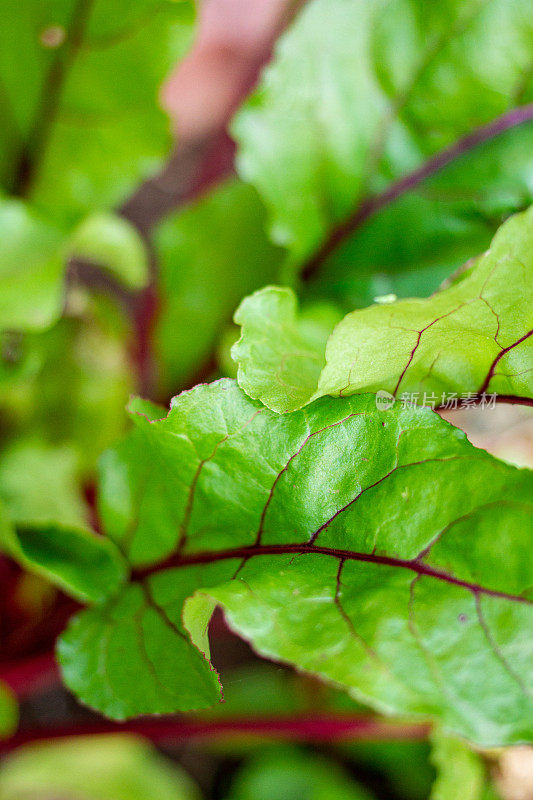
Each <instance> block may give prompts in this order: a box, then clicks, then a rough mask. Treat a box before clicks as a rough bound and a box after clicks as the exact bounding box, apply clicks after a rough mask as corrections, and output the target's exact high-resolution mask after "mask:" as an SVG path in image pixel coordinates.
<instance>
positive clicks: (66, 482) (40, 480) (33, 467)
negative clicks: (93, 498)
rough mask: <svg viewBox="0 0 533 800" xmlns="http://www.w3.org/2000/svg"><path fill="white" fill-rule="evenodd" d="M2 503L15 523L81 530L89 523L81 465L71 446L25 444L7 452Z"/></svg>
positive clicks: (0, 484)
mask: <svg viewBox="0 0 533 800" xmlns="http://www.w3.org/2000/svg"><path fill="white" fill-rule="evenodd" d="M0 500H1V501H2V502H3V503H4V504H5V506H6V508H7V510H8V512H9V516H10V518H11V520H13V522H15V523H24V522H33V523H39V522H51V521H55V522H61V523H63V524H65V525H75V526H79V525H83V524H84V523H86V521H87V509H86V507H85V504H84V502H83V501H82V499H81V496H80V486H79V481H78V461H77V457H76V453H75V452H74V451H73V449H72V447H69V446H60V447H52V446H49V445H46V444H44V443H42V442H36V441H32V440H30V441H28V440H26V441H24V440H22V441H19V442H16V443H13V444H12V445H11V446H9V447H7V448H5V450H4V452H3V453H2V457H1V459H0Z"/></svg>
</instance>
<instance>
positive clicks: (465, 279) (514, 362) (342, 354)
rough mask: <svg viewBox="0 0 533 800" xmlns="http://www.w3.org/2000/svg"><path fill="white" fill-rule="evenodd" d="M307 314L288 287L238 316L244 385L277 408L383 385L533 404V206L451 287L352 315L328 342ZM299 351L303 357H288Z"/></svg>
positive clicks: (417, 393)
mask: <svg viewBox="0 0 533 800" xmlns="http://www.w3.org/2000/svg"><path fill="white" fill-rule="evenodd" d="M301 316H302V315H301V313H299V312H298V309H297V305H296V300H295V296H294V293H293V292H292V290H291V289H288V288H285V287H267V288H265V289H262V290H261V291H259V292H256V293H255V294H254V295H251V296H250V297H248V298H246V299H245V300H244V301H243V302H242V303H241V306H240V308H239V309H238V311H237V313H236V315H235V319H236V321H237V322H238V323H240V324H241V338H240V339H239V341H238V342H237V344H236V345H234V348H233V351H232V353H233V357H234V359H235V360H236V361H237V363H238V365H239V371H238V380H239V384H240V386H241V387H242V388H243V389H244V391H245V392H246V393H247V394H249V395H250V397H253V398H254V399H259V400H261V402H263V403H264V404H265V405H267V406H268V407H269V408H271V409H273V410H274V411H278V412H286V411H292V410H294V409H296V408H301V407H302V406H303V405H305V404H306V403H308V402H312V401H313V400H315V399H317V398H318V397H322V396H323V395H334V396H335V395H337V396H341V397H346V396H347V395H352V394H357V393H360V392H377V391H379V390H384V391H386V392H389V393H391V394H393V395H394V396H395V397H400V396H402V395H404V396H405V395H407V396H408V398H409V400H411V399H412V400H413V402H415V403H420V404H422V403H424V402H427V403H430V404H431V403H432V404H433V407H435V406H438V405H441V404H443V403H444V402H446V399H447V398H448V397H450V396H453V394H454V393H455V396H456V397H459V398H461V395H462V394H466V393H471V394H472V395H473V394H478V395H480V396H481V395H483V393H486V394H492V393H497V394H498V395H502V397H503V398H507V399H511V400H515V401H522V402H524V403H525V404H531V402H532V399H533V370H532V369H531V365H532V364H533V330H532V324H533V209H530V210H528V211H525V212H523V213H521V214H517V215H515V216H514V217H511V218H510V219H509V220H507V222H506V223H505V224H504V225H502V227H501V228H500V229H499V231H498V233H497V234H496V236H495V237H494V239H493V241H492V244H491V247H490V249H489V250H488V251H487V252H486V253H485V254H484V255H482V256H481V257H479V258H478V259H477V260H476V261H475V263H474V264H473V266H471V268H470V269H468V270H467V271H465V272H464V273H463V274H462V275H460V276H459V277H458V279H457V280H455V281H454V282H452V283H451V285H449V286H448V287H447V288H444V289H442V290H441V291H439V292H436V293H435V294H434V295H432V296H431V297H428V298H427V299H423V300H422V299H408V300H398V301H395V302H391V303H386V304H376V305H373V306H370V307H369V308H365V309H360V310H356V311H352V312H351V313H350V314H348V315H347V316H346V317H344V319H343V320H342V321H341V322H340V323H339V324H338V325H336V327H334V328H333V329H330V331H331V335H330V336H329V339H328V340H327V344H326V346H325V348H324V346H323V345H322V344H321V342H320V341H319V340H317V341H316V343H315V345H314V346H312V345H311V344H310V342H309V341H308V340H306V339H304V336H303V334H302V333H301V331H300V326H301ZM325 339H326V333H324V335H323V339H322V341H324V340H325ZM324 349H325V353H324ZM297 350H299V351H300V353H301V358H300V360H299V361H298V362H297V361H296V360H295V359H292V361H289V362H288V360H287V353H292V352H296V351H297ZM436 354H437V357H436ZM324 362H325V365H324ZM287 363H289V364H291V367H290V368H287V366H286V365H287ZM282 364H285V368H284V374H283V381H282V380H281V379H280V374H281V373H280V367H281V365H282ZM322 365H324V366H322ZM289 386H290V391H289V390H288V388H287V387H289Z"/></svg>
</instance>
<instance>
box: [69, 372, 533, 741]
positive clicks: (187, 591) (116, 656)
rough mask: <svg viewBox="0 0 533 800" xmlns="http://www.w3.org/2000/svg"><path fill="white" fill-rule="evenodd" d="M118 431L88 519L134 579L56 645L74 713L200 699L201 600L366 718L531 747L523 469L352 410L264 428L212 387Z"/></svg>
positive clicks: (325, 406) (318, 411) (251, 411)
mask: <svg viewBox="0 0 533 800" xmlns="http://www.w3.org/2000/svg"><path fill="white" fill-rule="evenodd" d="M133 419H134V420H135V422H136V425H137V428H136V429H135V430H134V432H133V433H132V434H131V435H130V436H129V437H128V438H127V439H126V440H124V442H122V443H121V444H119V445H118V446H117V447H116V448H114V449H113V450H110V451H109V452H108V453H107V454H106V455H105V456H104V458H103V461H102V470H101V483H100V504H99V511H100V517H101V520H102V523H103V525H104V528H105V530H106V531H107V534H108V535H109V536H111V538H112V539H113V540H114V541H115V542H116V543H117V544H118V546H119V547H120V548H121V550H122V552H123V553H124V554H125V555H126V556H127V558H128V560H129V562H130V563H131V564H132V565H133V568H134V571H133V578H134V580H133V583H132V584H131V585H130V587H129V588H128V589H127V590H126V591H125V593H124V594H123V595H122V596H121V597H120V598H118V599H116V600H114V601H113V602H112V603H110V604H109V605H108V606H106V607H105V608H103V609H93V610H91V611H89V612H83V613H82V614H81V615H80V616H78V617H77V618H76V620H75V621H74V622H73V623H72V624H71V625H70V627H69V628H68V629H67V631H66V633H65V634H64V635H63V637H62V639H61V640H60V644H59V657H60V661H61V663H62V666H63V673H64V677H65V680H66V683H67V685H68V686H70V687H71V688H72V689H73V690H74V691H75V692H76V693H77V694H78V696H79V697H80V698H81V699H82V701H83V702H85V703H88V704H89V705H92V706H93V707H96V708H99V709H100V710H101V711H103V712H104V713H106V714H108V715H111V716H114V717H118V718H123V717H124V716H129V715H132V714H139V713H149V712H163V711H171V710H177V709H179V708H191V707H201V706H202V705H205V704H206V702H207V701H209V700H210V699H211V701H212V700H214V697H215V695H216V691H215V689H216V687H215V680H214V675H213V673H212V672H210V670H209V665H208V662H207V658H208V640H207V625H208V620H209V618H210V615H211V613H212V610H213V608H214V606H215V605H216V604H220V605H222V606H223V608H224V610H225V613H226V618H227V620H228V623H229V625H230V627H231V628H232V629H233V630H234V631H235V632H236V633H238V634H239V635H241V636H242V637H243V638H245V639H247V640H248V641H250V642H251V644H252V645H253V647H254V648H255V649H256V650H257V652H258V653H260V654H262V655H264V656H266V657H268V658H272V659H275V660H279V661H283V662H286V663H289V664H292V665H294V666H296V667H298V668H299V669H300V670H304V671H307V672H311V673H313V674H315V675H317V676H319V677H321V678H323V679H325V680H327V681H330V682H333V683H335V684H337V685H338V686H342V687H344V688H346V689H347V690H348V691H349V692H350V693H351V694H352V695H353V696H354V697H355V698H356V699H358V700H359V701H361V702H364V703H366V704H370V705H372V706H374V707H375V708H377V709H378V710H380V711H383V712H386V713H396V714H402V715H412V716H413V717H422V718H427V717H434V718H436V719H439V720H440V721H441V722H442V723H443V724H444V726H445V727H446V728H447V729H449V730H453V731H455V732H457V733H459V734H461V735H463V736H465V737H467V738H469V739H471V740H473V741H476V742H479V743H482V744H491V745H494V744H497V743H498V744H505V743H512V742H517V741H523V740H527V739H528V738H530V737H531V735H532V733H533V731H532V729H531V719H532V718H533V717H532V713H531V712H532V704H531V699H530V692H531V679H532V678H531V674H530V671H529V667H528V664H529V663H530V661H531V658H530V656H531V654H530V646H529V639H528V637H527V635H525V631H526V630H527V626H528V625H530V624H531V589H530V588H528V587H530V585H531V577H530V570H529V568H528V564H527V563H526V562H527V559H525V558H524V553H527V552H528V548H530V547H531V538H532V536H533V528H532V520H533V515H532V514H531V503H530V500H529V498H530V497H531V494H532V489H533V474H532V473H531V472H529V471H528V470H520V469H517V468H516V467H512V466H509V465H506V464H504V463H502V462H499V461H497V460H496V459H494V458H492V457H491V456H489V455H488V454H487V453H486V452H484V451H482V450H477V449H476V448H474V447H473V446H472V445H471V444H470V443H469V442H468V440H467V438H466V436H465V435H464V434H463V433H462V432H461V431H459V430H458V429H455V428H453V427H452V426H451V425H449V424H448V423H446V422H444V421H443V420H441V419H440V418H439V417H438V416H437V415H436V414H434V413H433V412H431V411H429V410H428V409H418V410H416V409H409V408H406V409H403V408H400V407H394V408H392V409H391V410H389V411H380V410H378V409H376V404H375V398H374V397H373V396H369V395H366V396H358V397H353V398H346V399H341V400H335V401H333V400H330V399H328V398H323V399H321V400H319V401H317V402H316V403H313V404H312V405H311V406H309V407H308V408H306V409H304V410H303V411H299V412H295V413H293V414H290V415H278V414H275V413H273V412H271V411H269V410H268V409H266V408H265V407H264V406H260V405H259V404H258V403H254V402H252V401H251V400H249V399H248V398H247V397H246V395H245V394H244V393H242V392H241V391H240V390H239V389H238V387H237V386H236V384H235V383H234V382H233V381H230V380H222V381H218V382H216V383H214V384H210V385H204V386H199V387H196V389H194V390H192V391H190V392H184V393H183V394H181V395H180V396H179V397H177V398H175V399H174V401H173V403H172V407H171V410H170V413H169V414H168V416H167V417H166V418H165V419H163V420H160V421H153V420H151V419H150V418H149V417H147V416H144V415H142V414H133ZM195 590H196V592H195ZM191 595H194V596H193V597H192V599H189V600H188V601H187V602H185V601H186V599H187V598H189V597H191ZM184 602H185V606H184ZM187 633H188V634H190V637H191V639H192V641H193V642H194V643H195V644H196V646H197V647H198V648H199V650H200V651H202V652H203V653H204V654H205V657H206V660H203V659H202V657H201V656H200V654H199V653H198V650H196V648H195V647H193V646H192V645H191V644H190V641H189V639H188V636H187ZM97 664H98V665H99V669H100V672H99V673H98V674H97V669H96V665H97ZM178 664H179V669H178V668H177V665H178ZM473 664H475V665H476V668H475V669H472V665H473ZM103 674H104V675H105V676H106V680H102V677H101V676H102V675H103ZM480 674H482V675H483V681H482V682H481V681H480V680H479V675H480Z"/></svg>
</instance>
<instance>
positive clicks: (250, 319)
mask: <svg viewBox="0 0 533 800" xmlns="http://www.w3.org/2000/svg"><path fill="white" fill-rule="evenodd" d="M339 319H340V315H339V314H338V313H337V312H336V311H335V310H334V309H333V308H329V307H327V306H321V307H318V308H317V307H307V308H305V309H303V310H302V312H301V313H298V306H297V299H296V295H295V293H294V292H293V290H292V289H289V288H288V287H281V286H267V287H266V288H264V289H260V290H259V291H257V292H255V294H253V295H251V297H247V298H245V299H244V300H243V301H242V303H241V304H240V306H239V308H238V309H237V311H236V312H235V316H234V320H235V322H236V323H237V325H240V326H241V329H242V333H241V337H240V339H239V340H238V341H237V342H236V343H235V344H234V345H233V347H232V349H231V355H232V358H233V359H234V360H235V361H236V362H237V364H238V372H237V379H238V381H239V385H240V386H241V387H242V388H243V389H244V390H245V392H246V393H247V394H248V395H249V396H250V397H253V398H254V399H256V400H261V402H262V403H264V404H265V405H266V406H268V407H269V408H272V409H274V410H275V411H289V410H294V409H296V408H301V407H302V406H303V405H305V404H306V403H307V402H308V401H309V399H310V398H312V397H313V395H314V394H315V392H316V388H317V385H318V382H319V378H320V375H321V372H322V370H323V369H324V366H325V363H326V343H327V341H328V338H329V336H330V334H331V331H332V330H333V329H334V327H335V325H336V324H337V323H338V322H339Z"/></svg>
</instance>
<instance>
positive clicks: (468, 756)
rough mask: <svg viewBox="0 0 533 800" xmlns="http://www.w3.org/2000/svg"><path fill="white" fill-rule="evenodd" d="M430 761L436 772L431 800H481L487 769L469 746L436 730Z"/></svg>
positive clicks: (483, 795)
mask: <svg viewBox="0 0 533 800" xmlns="http://www.w3.org/2000/svg"><path fill="white" fill-rule="evenodd" d="M432 740H433V751H432V757H431V760H432V762H433V764H434V766H435V768H436V770H437V779H436V781H435V783H434V785H433V789H432V792H431V798H430V800H456V798H457V797H461V798H462V800H483V798H484V797H485V794H484V792H485V787H486V784H487V770H486V768H485V764H484V763H483V760H482V758H481V756H480V755H479V754H478V753H475V752H474V751H473V750H471V748H469V747H468V745H467V744H466V743H465V742H463V741H461V740H460V739H456V738H453V737H450V736H446V735H444V734H442V733H441V732H440V731H436V732H435V733H434V734H433V736H432Z"/></svg>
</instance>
